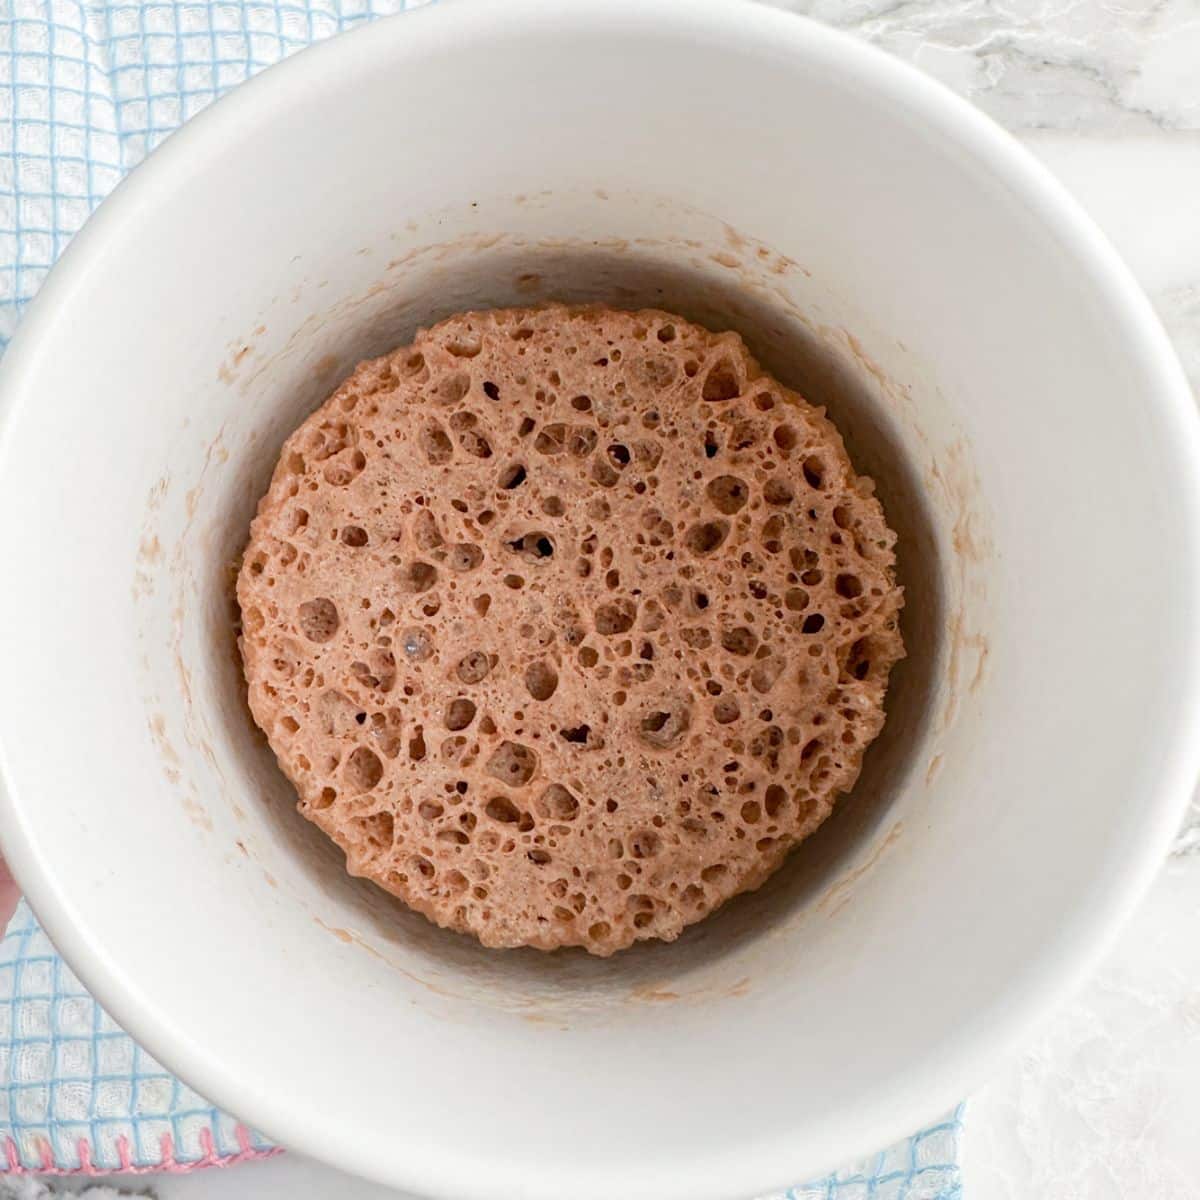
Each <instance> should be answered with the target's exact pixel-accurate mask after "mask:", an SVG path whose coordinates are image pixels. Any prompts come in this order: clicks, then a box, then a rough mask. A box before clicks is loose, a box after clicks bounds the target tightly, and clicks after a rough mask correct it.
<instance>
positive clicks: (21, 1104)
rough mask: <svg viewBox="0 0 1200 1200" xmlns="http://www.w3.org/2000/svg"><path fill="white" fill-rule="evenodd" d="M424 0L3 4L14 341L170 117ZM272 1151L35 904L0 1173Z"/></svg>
mask: <svg viewBox="0 0 1200 1200" xmlns="http://www.w3.org/2000/svg"><path fill="white" fill-rule="evenodd" d="M412 6H413V4H412V0H410V2H409V4H407V5H406V3H405V0H228V2H226V0H211V2H207V3H190V2H188V0H0V346H3V345H5V344H6V343H7V341H8V339H9V338H10V337H11V336H12V333H13V330H14V329H15V327H16V324H17V321H18V319H19V317H20V312H21V308H22V306H23V305H24V304H25V303H26V302H27V301H28V300H30V299H31V298H32V296H33V295H34V293H35V292H36V291H37V289H38V287H39V286H40V285H41V282H42V280H43V279H44V278H45V276H46V273H47V271H48V270H49V269H50V267H51V265H52V264H53V263H54V260H55V259H56V258H57V257H58V256H59V254H61V253H62V250H63V248H64V247H65V246H66V244H67V242H68V241H69V240H70V239H71V237H72V235H73V234H74V233H75V232H76V231H77V230H78V229H79V228H80V226H81V225H82V224H83V222H84V221H85V220H86V219H87V216H88V214H89V213H90V212H91V211H92V209H93V208H95V207H96V205H97V204H98V203H99V202H100V201H101V200H102V199H103V198H104V196H105V195H106V194H107V193H108V192H109V191H110V190H111V189H112V188H113V187H114V185H115V184H116V183H117V181H118V180H119V179H120V178H121V177H122V176H123V175H124V174H125V173H126V172H127V171H129V170H131V169H132V168H133V167H135V166H136V165H137V164H138V163H139V162H141V160H142V159H143V158H144V157H145V156H146V155H147V154H148V153H149V152H150V151H151V150H153V149H154V147H155V146H156V145H157V144H158V143H159V142H160V141H162V139H163V138H165V137H166V136H167V135H168V134H170V133H171V131H172V130H173V129H175V128H176V127H177V126H178V125H180V124H181V123H182V122H183V121H186V120H187V119H188V118H189V117H191V116H193V115H194V114H195V113H197V112H199V111H200V109H202V108H204V107H205V106H206V105H207V104H209V103H211V101H213V100H215V99H216V98H217V97H218V96H219V95H220V94H221V93H222V92H225V91H227V90H228V89H229V88H231V87H233V86H234V85H235V84H237V83H240V82H241V81H242V80H244V79H246V78H247V77H249V76H250V75H252V74H254V73H255V72H256V71H258V70H261V69H262V68H263V67H267V66H270V65H271V64H272V63H275V62H278V61H279V60H280V59H282V58H285V57H287V55H289V54H291V53H293V52H294V51H296V50H300V49H302V48H303V47H304V46H307V45H308V44H309V43H310V42H314V41H317V40H319V39H321V38H326V37H329V36H331V35H333V34H336V33H340V32H342V31H343V30H346V29H349V28H351V27H352V26H354V25H358V24H360V23H362V22H364V21H368V20H371V19H373V18H375V17H378V16H384V15H388V14H390V13H393V12H396V11H399V10H402V9H404V8H405V7H412ZM0 686H2V684H0ZM960 1128H961V1127H960V1122H959V1115H958V1114H955V1115H954V1116H953V1117H951V1118H949V1119H948V1120H946V1121H945V1122H943V1123H942V1124H940V1125H937V1126H934V1127H933V1128H931V1129H927V1130H924V1131H922V1132H921V1133H919V1134H917V1135H915V1136H914V1137H912V1138H909V1139H908V1140H907V1141H905V1142H901V1143H899V1144H898V1145H896V1146H893V1147H892V1148H891V1149H890V1150H887V1151H885V1152H883V1153H881V1154H878V1155H875V1156H874V1157H873V1158H871V1159H869V1160H867V1161H865V1162H863V1163H859V1164H857V1165H855V1166H854V1167H851V1168H849V1169H847V1170H844V1171H839V1172H837V1173H835V1174H834V1175H831V1176H829V1177H827V1178H825V1179H822V1180H819V1181H815V1182H814V1183H811V1184H807V1185H804V1186H801V1187H797V1188H794V1189H792V1191H791V1192H790V1193H788V1195H789V1196H790V1197H794V1198H795V1200H860V1198H861V1200H867V1198H870V1200H957V1198H958V1197H960V1196H961V1187H960V1183H959V1170H958V1143H959V1133H960ZM312 1150H313V1152H314V1153H315V1154H318V1155H319V1154H320V1147H319V1146H313V1147H312ZM271 1152H272V1150H271V1147H270V1146H269V1144H268V1143H267V1142H265V1141H264V1140H263V1139H262V1138H261V1137H259V1136H258V1135H256V1134H254V1133H252V1132H251V1131H249V1130H248V1129H246V1127H245V1126H243V1125H240V1124H239V1123H238V1122H237V1121H236V1120H234V1119H233V1118H231V1117H228V1116H226V1115H225V1114H223V1113H221V1112H219V1111H218V1110H217V1109H214V1108H213V1107H212V1106H211V1105H209V1104H208V1103H207V1102H206V1101H204V1100H202V1099H201V1098H200V1097H199V1096H197V1095H196V1094H195V1093H194V1092H192V1091H191V1090H190V1089H189V1088H188V1087H186V1086H185V1085H184V1084H182V1083H181V1082H180V1081H179V1080H177V1079H175V1078H173V1077H172V1076H171V1075H169V1074H168V1073H167V1072H166V1071H165V1070H163V1068H162V1067H160V1066H159V1065H158V1064H157V1063H156V1062H155V1061H154V1060H153V1059H152V1058H151V1057H150V1056H149V1055H148V1054H147V1053H146V1052H145V1051H144V1050H142V1049H141V1048H140V1047H139V1046H137V1045H136V1044H135V1043H134V1041H133V1040H132V1039H131V1038H130V1037H129V1036H128V1035H127V1034H125V1033H124V1032H123V1031H122V1030H121V1029H120V1028H119V1027H118V1026H117V1025H116V1024H114V1022H113V1021H112V1020H111V1019H110V1018H109V1017H108V1016H107V1014H105V1013H104V1012H103V1010H102V1009H101V1008H100V1007H99V1005H97V1004H96V1002H95V1001H94V1000H93V999H92V998H91V996H89V995H88V993H87V992H86V991H85V990H84V988H83V986H82V985H81V984H80V983H79V981H78V980H77V979H76V978H75V976H74V975H72V973H71V971H70V969H69V968H68V967H67V966H66V965H65V964H64V963H63V961H62V959H60V958H59V957H58V955H57V954H56V953H55V951H54V948H53V946H52V945H51V944H50V942H49V940H48V939H47V937H46V935H45V934H44V933H43V932H42V930H41V929H40V927H39V926H38V924H37V922H36V921H35V919H34V918H33V916H32V914H31V913H30V912H29V911H28V909H27V908H25V906H24V905H22V907H21V909H20V910H19V911H18V913H17V915H16V917H15V918H14V920H13V921H12V923H11V924H10V926H9V929H8V934H7V936H6V937H5V938H4V940H3V942H0V1170H3V1169H7V1170H8V1171H12V1172H18V1171H59V1172H75V1171H80V1172H89V1171H91V1172H101V1171H112V1170H122V1169H124V1170H128V1169H134V1170H188V1169H191V1168H193V1167H199V1166H208V1165H217V1164H228V1163H230V1162H236V1161H241V1160H244V1159H247V1158H253V1157H256V1156H260V1155H263V1154H269V1153H271Z"/></svg>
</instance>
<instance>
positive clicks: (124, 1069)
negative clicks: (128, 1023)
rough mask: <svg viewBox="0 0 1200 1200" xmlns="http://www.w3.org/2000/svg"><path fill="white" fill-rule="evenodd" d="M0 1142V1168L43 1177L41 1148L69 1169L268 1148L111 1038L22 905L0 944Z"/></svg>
mask: <svg viewBox="0 0 1200 1200" xmlns="http://www.w3.org/2000/svg"><path fill="white" fill-rule="evenodd" d="M168 1139H169V1140H168ZM0 1140H3V1142H4V1143H5V1144H4V1146H3V1151H4V1153H3V1155H2V1157H3V1158H4V1159H5V1160H6V1161H7V1166H8V1169H10V1170H12V1169H15V1168H16V1169H19V1168H26V1169H34V1170H38V1169H42V1168H43V1167H44V1166H45V1165H46V1162H47V1151H48V1155H49V1160H50V1161H51V1162H52V1163H53V1165H54V1166H55V1167H56V1168H58V1169H60V1170H68V1171H69V1170H81V1169H84V1168H86V1167H88V1166H91V1167H92V1168H93V1169H95V1170H117V1169H119V1168H121V1167H123V1166H132V1167H140V1168H147V1167H153V1166H158V1165H161V1164H162V1163H163V1162H164V1160H167V1161H169V1160H170V1159H172V1158H173V1159H174V1161H175V1162H177V1163H179V1164H187V1163H195V1162H200V1161H203V1160H209V1161H211V1160H213V1159H221V1158H230V1157H237V1156H239V1155H242V1154H244V1152H245V1151H246V1149H247V1148H248V1147H249V1148H251V1149H257V1150H264V1149H267V1148H268V1143H267V1142H265V1141H264V1140H263V1139H262V1138H260V1137H257V1136H256V1135H254V1134H253V1133H251V1132H250V1131H248V1130H246V1129H244V1128H243V1127H241V1126H239V1125H238V1123H237V1122H236V1121H235V1120H234V1119H233V1118H231V1117H228V1116H226V1115H225V1114H224V1113H221V1112H219V1111H218V1110H217V1109H214V1108H213V1107H212V1105H211V1104H209V1103H208V1102H207V1101H206V1100H203V1099H201V1098H200V1097H199V1096H197V1095H196V1093H195V1092H193V1091H192V1090H191V1089H190V1088H189V1087H187V1086H186V1085H185V1084H183V1083H181V1082H180V1081H179V1080H178V1079H176V1078H175V1077H174V1076H172V1075H170V1074H168V1073H167V1072H166V1071H165V1070H164V1069H163V1068H162V1067H161V1066H159V1064H158V1063H157V1062H155V1061H154V1059H153V1058H151V1057H150V1055H149V1054H147V1053H146V1051H145V1050H143V1049H142V1048H141V1047H140V1046H138V1045H137V1044H136V1043H135V1042H134V1041H133V1039H132V1038H131V1037H130V1036H129V1035H128V1034H127V1033H125V1032H124V1031H123V1030H121V1028H120V1027H119V1026H118V1025H116V1024H115V1023H114V1022H113V1020H112V1018H111V1017H109V1016H108V1014H107V1013H105V1012H104V1010H103V1009H102V1008H101V1007H100V1006H99V1005H98V1004H97V1003H96V1001H95V1000H93V999H92V997H91V996H90V995H89V994H88V992H87V991H86V990H85V988H84V987H83V985H82V984H81V983H80V982H79V980H78V979H76V978H75V976H74V975H73V974H72V973H71V969H70V968H69V967H68V966H67V965H66V963H64V962H63V960H62V959H61V958H60V957H59V956H58V954H57V953H55V950H54V947H53V946H52V945H51V944H50V939H49V938H47V937H46V935H45V933H44V932H43V931H42V929H41V927H40V926H39V925H38V923H37V921H36V920H34V917H33V914H32V913H31V912H30V911H29V909H28V908H27V907H26V906H25V905H24V904H22V905H21V906H20V908H18V910H17V913H16V916H15V917H14V918H13V920H12V921H11V922H10V924H9V927H8V933H7V935H6V936H5V938H4V940H3V941H2V942H0ZM81 1145H83V1146H84V1147H86V1149H84V1150H83V1151H82V1152H81Z"/></svg>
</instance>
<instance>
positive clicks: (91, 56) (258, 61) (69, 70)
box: [0, 0, 420, 346]
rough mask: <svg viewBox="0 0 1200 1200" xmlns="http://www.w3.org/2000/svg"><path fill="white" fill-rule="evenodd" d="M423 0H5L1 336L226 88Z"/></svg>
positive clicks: (0, 79) (0, 65)
mask: <svg viewBox="0 0 1200 1200" xmlns="http://www.w3.org/2000/svg"><path fill="white" fill-rule="evenodd" d="M419 2H420V0H408V2H407V3H406V0H290V2H289V0H279V2H278V3H264V2H260V0H239V2H236V3H221V2H220V0H217V2H214V3H188V2H186V0H174V2H166V3H155V2H153V0H150V2H145V3H144V2H141V0H0V346H3V345H4V344H5V343H6V342H7V341H8V339H9V338H10V337H11V336H12V332H13V329H14V327H15V325H16V321H17V317H18V315H19V313H20V309H21V305H22V304H24V303H25V302H26V301H28V300H29V299H30V298H31V297H32V296H33V295H34V293H35V292H36V291H37V289H38V287H39V286H40V285H41V282H42V280H43V279H44V278H45V276H46V272H47V271H48V270H49V269H50V266H51V264H52V263H53V262H54V260H55V259H56V258H57V257H58V256H59V254H61V253H62V250H63V247H64V246H66V244H67V242H68V241H70V239H71V237H72V235H74V234H75V233H76V232H77V231H78V229H79V228H80V226H81V225H82V224H83V222H84V221H85V220H86V218H87V216H88V214H89V213H90V212H91V211H92V209H93V208H95V207H96V205H97V204H99V202H100V201H101V200H102V199H103V198H104V197H105V196H106V195H107V194H108V193H109V192H110V191H111V190H112V188H113V187H114V186H115V184H116V183H117V181H118V180H119V179H120V178H121V176H122V175H124V174H125V173H126V172H127V171H129V170H131V169H132V168H133V167H135V166H136V165H137V164H138V163H139V162H141V160H142V159H143V158H144V157H145V156H146V154H147V153H149V151H151V150H152V149H153V148H154V147H155V146H156V145H157V144H158V143H159V142H160V141H162V139H163V138H164V137H166V136H167V134H169V133H170V132H171V131H172V130H173V129H175V128H177V127H178V126H179V125H180V124H181V123H182V122H184V121H186V120H187V119H188V117H191V116H194V115H195V114H196V113H198V112H199V111H200V110H201V109H202V108H204V107H205V106H206V105H207V104H209V103H211V102H212V101H213V100H215V99H216V98H217V97H218V96H219V95H220V94H221V93H222V92H225V91H228V90H229V88H231V87H232V86H233V85H234V84H237V83H240V82H241V81H242V80H244V79H247V78H248V77H249V76H251V75H253V74H254V73H255V72H257V71H260V70H261V69H262V68H263V67H267V66H270V65H271V64H272V63H275V62H278V61H279V60H280V59H282V58H286V57H287V56H288V55H289V54H291V53H293V52H294V51H296V50H300V49H302V48H303V47H304V46H307V45H309V44H310V43H312V42H315V41H319V40H321V39H323V38H327V37H329V36H331V35H332V34H335V33H340V32H341V31H342V30H345V29H349V28H351V27H353V26H354V25H358V24H361V23H362V22H363V21H367V20H370V19H372V18H374V17H377V16H383V15H386V14H390V13H394V12H398V11H401V10H403V9H404V8H406V7H413V6H414V3H419Z"/></svg>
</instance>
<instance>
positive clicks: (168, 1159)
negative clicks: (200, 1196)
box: [4, 1125, 283, 1175]
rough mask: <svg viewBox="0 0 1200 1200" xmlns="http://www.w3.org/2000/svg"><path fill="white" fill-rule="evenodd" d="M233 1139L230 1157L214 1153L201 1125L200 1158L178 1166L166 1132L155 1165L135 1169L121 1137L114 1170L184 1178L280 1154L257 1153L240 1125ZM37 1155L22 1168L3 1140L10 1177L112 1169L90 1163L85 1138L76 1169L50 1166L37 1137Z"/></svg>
mask: <svg viewBox="0 0 1200 1200" xmlns="http://www.w3.org/2000/svg"><path fill="white" fill-rule="evenodd" d="M235 1136H236V1137H237V1142H238V1146H239V1149H238V1150H237V1152H236V1153H234V1154H218V1153H217V1149H216V1143H215V1140H214V1138H213V1132H212V1129H211V1128H210V1127H209V1126H207V1125H206V1126H204V1127H203V1128H202V1129H201V1130H200V1133H199V1139H200V1146H201V1149H203V1150H204V1157H203V1158H200V1159H197V1160H196V1161H195V1162H184V1163H181V1162H179V1161H178V1160H177V1159H176V1158H175V1145H174V1141H173V1139H172V1137H171V1135H170V1134H169V1133H166V1134H163V1138H162V1148H161V1154H162V1158H161V1159H160V1161H158V1162H157V1163H151V1164H150V1165H149V1166H145V1167H139V1166H137V1165H136V1164H135V1163H134V1161H133V1156H132V1155H131V1154H130V1149H129V1139H128V1138H127V1137H126V1136H125V1135H124V1134H121V1135H120V1136H119V1137H118V1138H117V1159H118V1162H119V1164H120V1165H119V1166H118V1167H117V1168H116V1170H117V1171H122V1172H124V1173H126V1174H128V1175H151V1174H153V1173H154V1172H156V1171H166V1172H170V1173H171V1174H173V1175H186V1174H188V1173H189V1172H190V1171H200V1170H204V1169H205V1168H207V1167H234V1166H237V1165H238V1164H239V1163H244V1162H258V1161H259V1160H261V1159H264V1158H274V1157H275V1155H276V1154H282V1153H283V1148H282V1147H281V1146H272V1147H270V1148H269V1149H267V1150H258V1149H256V1148H255V1147H254V1145H253V1144H252V1143H251V1141H250V1131H249V1130H248V1129H247V1128H246V1127H245V1126H244V1125H239V1126H238V1127H237V1129H236V1130H235ZM35 1144H36V1146H37V1150H38V1154H39V1156H40V1157H41V1160H42V1161H41V1165H40V1166H35V1167H29V1166H26V1165H25V1164H24V1163H23V1162H22V1161H21V1151H20V1147H19V1146H18V1145H17V1143H16V1142H15V1141H14V1140H13V1138H12V1137H6V1138H5V1139H4V1157H5V1160H6V1164H7V1172H8V1173H9V1174H12V1175H111V1174H112V1173H113V1168H112V1167H98V1166H96V1165H95V1163H94V1162H93V1161H92V1153H93V1151H92V1145H91V1143H90V1142H89V1141H88V1140H87V1138H80V1139H79V1141H78V1142H77V1143H76V1150H77V1152H78V1154H79V1166H77V1167H59V1166H55V1164H54V1150H53V1148H52V1147H51V1145H50V1143H49V1142H47V1141H46V1140H45V1139H44V1138H38V1139H37V1142H36V1143H35Z"/></svg>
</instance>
